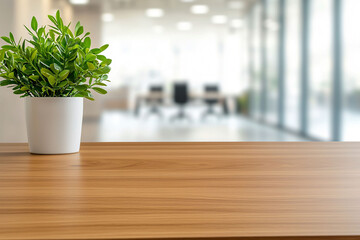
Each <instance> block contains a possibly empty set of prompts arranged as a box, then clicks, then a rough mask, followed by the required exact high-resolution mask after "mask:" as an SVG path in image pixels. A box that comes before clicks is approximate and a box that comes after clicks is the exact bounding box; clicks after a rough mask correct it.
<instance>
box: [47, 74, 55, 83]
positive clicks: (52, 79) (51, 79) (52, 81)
mask: <svg viewBox="0 0 360 240" xmlns="http://www.w3.org/2000/svg"><path fill="white" fill-rule="evenodd" d="M47 79H48V81H49V83H50V85H51V86H54V85H55V83H56V80H55V77H54V76H52V75H50V76H48V78H47Z"/></svg>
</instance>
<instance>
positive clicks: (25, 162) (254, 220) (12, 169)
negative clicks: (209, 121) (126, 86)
mask: <svg viewBox="0 0 360 240" xmlns="http://www.w3.org/2000/svg"><path fill="white" fill-rule="evenodd" d="M330 236H331V237H330ZM252 237H253V238H252ZM279 237H282V238H280V239H306V238H308V237H309V239H360V143H321V142H317V143H306V142H302V143H244V142H243V143H85V144H83V145H82V147H81V152H80V153H78V154H71V155H52V156H50V155H31V154H29V153H28V148H27V145H25V144H0V239H9V240H10V239H47V240H51V239H132V238H136V239H144V238H148V239H149V238H150V239H159V238H163V239H171V238H191V239H195V238H205V239H206V238H231V239H232V238H234V239H235V238H237V239H267V238H269V239H274V238H275V239H277V238H279Z"/></svg>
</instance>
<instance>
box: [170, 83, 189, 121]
mask: <svg viewBox="0 0 360 240" xmlns="http://www.w3.org/2000/svg"><path fill="white" fill-rule="evenodd" d="M173 97H174V99H173V100H174V102H175V103H176V104H177V105H178V106H179V112H178V114H177V115H175V116H173V118H172V120H175V119H188V120H190V118H189V117H188V116H187V115H186V114H185V111H184V108H185V105H186V104H187V103H188V102H189V93H188V86H187V84H186V83H175V84H174V93H173Z"/></svg>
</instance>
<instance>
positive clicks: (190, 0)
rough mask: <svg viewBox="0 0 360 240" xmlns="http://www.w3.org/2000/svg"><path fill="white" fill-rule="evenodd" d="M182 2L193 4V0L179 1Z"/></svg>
mask: <svg viewBox="0 0 360 240" xmlns="http://www.w3.org/2000/svg"><path fill="white" fill-rule="evenodd" d="M181 1H182V2H185V3H192V2H194V1H195V0H181Z"/></svg>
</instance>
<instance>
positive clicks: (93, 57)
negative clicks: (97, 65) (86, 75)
mask: <svg viewBox="0 0 360 240" xmlns="http://www.w3.org/2000/svg"><path fill="white" fill-rule="evenodd" d="M95 59H96V55H94V54H92V53H89V54H87V55H86V57H85V60H86V61H90V62H92V61H94V60H95Z"/></svg>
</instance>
